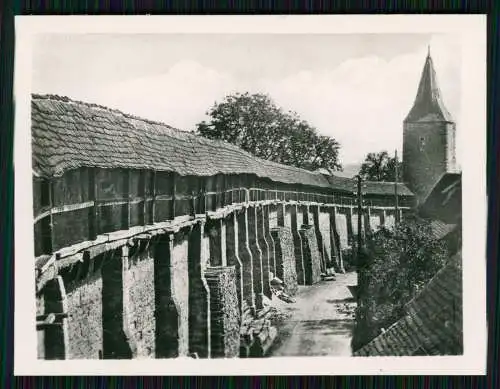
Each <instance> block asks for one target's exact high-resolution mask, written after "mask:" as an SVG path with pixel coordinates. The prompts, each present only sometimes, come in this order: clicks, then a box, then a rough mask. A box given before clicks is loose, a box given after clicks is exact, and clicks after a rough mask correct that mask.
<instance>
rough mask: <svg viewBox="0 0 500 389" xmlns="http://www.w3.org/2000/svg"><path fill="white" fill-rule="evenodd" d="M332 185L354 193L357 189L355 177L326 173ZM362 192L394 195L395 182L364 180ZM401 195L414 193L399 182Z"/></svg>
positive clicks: (399, 193)
mask: <svg viewBox="0 0 500 389" xmlns="http://www.w3.org/2000/svg"><path fill="white" fill-rule="evenodd" d="M325 177H326V178H327V179H328V181H329V182H330V184H331V186H332V187H334V188H336V189H339V190H344V191H346V192H350V193H352V192H353V191H356V190H357V186H356V180H355V179H354V178H347V177H339V176H336V175H325ZM362 192H363V193H366V194H371V195H390V196H394V182H385V181H363V182H362ZM398 195H399V196H413V193H412V192H411V191H410V190H409V189H408V188H407V187H406V185H405V184H403V183H400V182H398Z"/></svg>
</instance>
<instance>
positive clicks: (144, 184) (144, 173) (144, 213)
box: [141, 169, 148, 226]
mask: <svg viewBox="0 0 500 389" xmlns="http://www.w3.org/2000/svg"><path fill="white" fill-rule="evenodd" d="M146 176H147V170H144V169H143V170H141V190H142V225H143V226H145V225H146V224H147V209H146V208H147V207H146V205H147V193H148V191H147V182H146Z"/></svg>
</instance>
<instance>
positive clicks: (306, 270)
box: [15, 15, 486, 374]
mask: <svg viewBox="0 0 500 389" xmlns="http://www.w3.org/2000/svg"><path fill="white" fill-rule="evenodd" d="M339 18H340V19H339ZM387 18H389V19H387ZM405 18H406V19H405ZM19 19H24V20H19ZM26 19H27V20H26ZM29 19H30V18H29V17H24V18H18V20H17V22H18V23H16V24H17V25H16V32H17V33H18V36H19V41H20V42H21V43H26V44H25V45H24V46H21V47H23V48H24V49H21V48H20V47H19V48H17V51H16V71H17V73H16V85H15V87H16V91H17V94H16V134H15V136H16V149H15V151H16V155H15V161H16V166H15V167H16V254H17V255H16V258H17V260H16V340H15V352H16V369H18V370H19V371H22V372H30V371H35V372H37V374H44V372H46V373H47V374H49V373H50V374H56V373H55V372H57V371H59V372H60V373H64V374H67V373H68V372H75V373H77V372H79V373H80V374H81V373H82V372H87V371H92V372H93V373H95V374H111V372H117V371H119V372H120V374H136V373H137V374H138V373H148V372H151V373H152V372H153V371H154V372H156V373H160V374H161V373H162V372H163V373H167V372H168V373H169V374H172V373H175V372H176V371H182V368H180V370H175V369H177V368H176V367H175V366H177V367H179V366H181V365H182V364H184V365H182V366H189V367H186V369H191V370H190V371H196V369H197V368H196V366H210V369H211V370H210V371H207V373H209V374H215V373H216V372H219V373H220V372H226V373H228V374H238V372H246V373H248V372H249V370H248V369H250V366H252V369H255V370H254V371H253V373H254V374H259V372H260V371H267V372H268V374H269V373H271V374H274V373H286V372H289V373H291V374H296V373H302V374H317V372H318V371H320V372H322V373H323V374H346V372H350V374H365V373H366V372H371V373H372V374H373V373H374V372H375V373H377V372H378V373H379V374H380V373H381V372H385V373H386V374H398V373H399V372H415V373H418V372H419V370H418V369H419V368H421V369H427V370H425V372H427V373H429V372H430V373H431V374H432V373H433V372H434V373H435V374H440V373H441V372H444V371H446V372H447V374H451V373H452V371H453V369H460V370H458V371H457V373H458V374H467V372H468V371H470V372H472V371H473V372H475V373H478V372H480V371H481V369H484V368H485V361H486V354H485V352H486V351H485V350H486V313H485V312H486V311H485V293H486V288H485V263H486V258H485V247H484V246H485V239H486V221H485V220H486V213H485V212H486V211H485V210H486V195H485V183H484V182H485V174H486V171H485V151H484V145H483V143H484V142H485V139H486V128H485V125H486V117H485V116H486V111H485V93H486V81H485V72H486V56H485V44H486V43H485V42H486V38H485V25H486V23H485V18H484V17H481V16H476V17H474V16H462V17H460V16H455V18H454V19H453V18H452V19H450V18H449V17H448V18H446V17H442V19H443V20H442V22H440V21H439V17H438V16H435V15H434V16H433V15H420V16H404V15H402V16H394V17H393V19H391V16H386V17H385V19H384V17H383V16H381V17H378V16H372V17H369V18H366V17H365V18H364V19H363V17H355V16H342V17H337V19H335V20H339V21H340V22H339V23H337V24H336V23H335V22H334V21H328V20H329V19H328V17H327V18H326V19H325V18H324V17H323V18H322V17H318V18H317V21H315V20H314V17H313V16H311V17H289V18H288V17H286V18H284V17H276V18H274V17H273V18H270V19H271V20H269V18H267V19H266V18H263V17H243V18H242V17H239V18H238V17H218V18H217V17H185V18H182V17H167V16H165V17H151V18H150V19H148V18H147V17H143V18H142V19H141V20H142V23H140V24H139V23H137V22H136V20H137V18H135V17H126V18H117V17H109V18H100V17H79V18H72V17H51V18H47V21H46V22H44V17H39V18H37V20H34V21H33V20H31V21H30V20H29ZM97 19H101V20H97ZM139 19H140V18H139ZM232 19H234V20H232ZM106 20H109V22H106ZM125 20H127V21H129V22H130V23H128V24H127V23H125ZM332 20H333V19H332ZM387 20H394V24H391V23H390V22H389V23H387ZM59 21H60V22H59ZM73 21H75V22H73ZM76 21H78V22H76ZM174 21H175V23H174ZM31 22H32V23H31ZM87 22H88V23H87ZM292 22H293V23H292ZM113 23H115V24H113ZM204 23H206V24H204ZM259 23H260V24H259ZM139 25H140V26H141V27H140V28H139V27H138V26H139ZM190 25H191V26H192V30H189V28H188V27H189V26H190ZM22 26H25V27H24V28H21V27H22ZM176 26H177V27H178V28H177V27H176ZM228 26H230V27H228ZM321 26H323V27H321ZM446 26H448V27H446ZM28 27H31V28H32V29H31V30H30V29H29V28H28ZM114 27H116V28H114ZM226 27H227V31H226V30H224V28H226ZM162 28H163V30H162ZM477 37H479V38H477ZM475 39H476V40H475ZM477 39H481V40H477ZM481 54H484V58H483V57H481ZM20 58H22V59H20ZM482 153H483V154H482ZM21 171H22V172H21ZM462 178H464V180H462ZM483 213H484V214H483ZM21 250H22V251H21ZM19 252H22V254H21V255H22V256H20V254H18V253H19ZM20 262H22V265H19V264H20ZM21 266H22V268H21ZM19 326H22V330H18V327H19ZM19 328H20V327H19ZM20 331H22V332H20ZM483 354H484V355H483ZM23 355H25V356H24V357H23ZM381 357H384V358H381ZM417 361H418V362H417ZM73 362H75V363H73ZM108 363H109V365H108ZM204 363H209V364H205V365H204ZM391 363H394V364H395V365H394V366H395V367H394V368H393V369H392V370H391ZM21 364H22V365H23V366H21ZM87 364H88V367H86V366H87ZM344 365H345V369H344V368H343V366H344ZM34 366H36V367H34ZM44 366H46V368H44ZM106 366H112V367H110V369H109V370H107V367H106ZM307 366H309V367H307ZM240 368H241V369H240ZM30 369H31V370H30ZM44 369H45V370H44ZM86 369H87V370H86ZM235 369H236V370H235ZM259 369H261V370H259ZM308 369H309V370H308ZM65 370H66V373H65Z"/></svg>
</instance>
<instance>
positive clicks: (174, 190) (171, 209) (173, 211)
mask: <svg viewBox="0 0 500 389" xmlns="http://www.w3.org/2000/svg"><path fill="white" fill-rule="evenodd" d="M176 176H177V174H176V173H175V172H172V173H171V174H170V177H171V179H172V186H171V188H172V204H171V208H170V212H171V215H172V220H174V219H175V192H176V190H177V182H176Z"/></svg>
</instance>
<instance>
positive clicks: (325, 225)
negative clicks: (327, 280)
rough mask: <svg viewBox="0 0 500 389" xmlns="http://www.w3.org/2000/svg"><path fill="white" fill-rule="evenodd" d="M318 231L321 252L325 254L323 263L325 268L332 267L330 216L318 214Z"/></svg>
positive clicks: (323, 213)
mask: <svg viewBox="0 0 500 389" xmlns="http://www.w3.org/2000/svg"><path fill="white" fill-rule="evenodd" d="M319 230H320V231H321V235H322V238H323V239H322V241H323V252H324V253H325V262H326V266H327V267H332V266H333V263H332V261H333V256H334V253H333V249H332V247H331V236H330V230H331V222H330V215H329V214H328V213H325V212H320V214H319Z"/></svg>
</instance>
